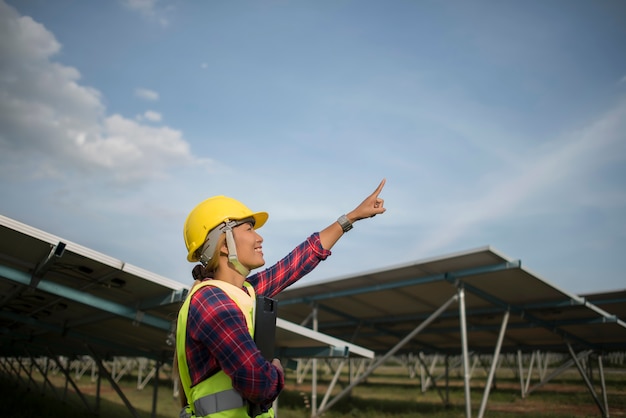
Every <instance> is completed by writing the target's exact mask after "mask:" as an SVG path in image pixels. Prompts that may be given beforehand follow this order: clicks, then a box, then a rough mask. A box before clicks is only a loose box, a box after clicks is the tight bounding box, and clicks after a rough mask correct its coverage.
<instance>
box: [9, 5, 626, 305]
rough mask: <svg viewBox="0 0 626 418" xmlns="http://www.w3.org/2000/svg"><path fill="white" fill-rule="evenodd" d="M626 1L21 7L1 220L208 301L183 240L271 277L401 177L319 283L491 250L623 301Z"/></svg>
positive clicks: (13, 11) (14, 23)
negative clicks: (238, 204) (248, 233)
mask: <svg viewBox="0 0 626 418" xmlns="http://www.w3.org/2000/svg"><path fill="white" fill-rule="evenodd" d="M625 45H626V2H623V1H621V0H614V1H571V0H554V1H549V2H545V1H523V2H522V1H472V2H467V1H401V0H398V1H368V0H365V1H363V0H362V1H351V0H337V1H330V0H328V1H181V0H177V1H167V0H162V1H152V0H126V1H108V2H101V1H95V0H89V1H71V0H58V1H54V2H50V1H44V0H20V1H5V0H0V56H1V57H2V59H1V60H0V97H1V98H2V99H1V100H0V194H1V196H2V198H1V199H0V213H1V214H3V215H5V216H8V217H10V218H13V219H16V220H18V221H21V222H24V223H26V224H29V225H32V226H34V227H37V228H40V229H42V230H44V231H46V232H50V233H52V234H55V235H58V236H60V237H62V238H64V239H67V240H69V241H73V242H76V243H78V244H81V245H84V246H87V247H89V248H93V249H95V250H97V251H100V252H103V253H105V254H107V255H110V256H113V257H116V258H119V259H121V260H123V261H125V262H128V263H130V264H133V265H136V266H138V267H142V268H144V269H147V270H150V271H152V272H155V273H158V274H160V275H163V276H166V277H169V278H171V279H174V280H177V281H180V282H182V283H186V284H189V283H190V282H191V276H190V273H189V272H190V270H191V267H192V265H191V264H189V263H188V262H187V261H186V260H185V255H186V250H185V248H184V241H183V238H182V226H183V222H184V220H185V217H186V216H187V214H188V212H189V211H190V210H191V209H192V208H193V207H194V206H195V205H196V204H197V203H199V202H200V201H202V200H204V199H205V198H207V197H210V196H213V195H217V194H224V195H228V196H232V197H234V198H237V199H240V200H241V201H243V202H244V203H245V204H247V205H248V206H249V207H250V208H251V209H253V210H265V211H267V212H269V213H270V219H269V221H268V223H267V224H266V225H265V226H264V227H263V228H262V229H260V230H259V232H260V233H261V235H262V236H263V237H264V239H265V241H264V253H265V258H266V261H267V263H268V264H270V263H273V262H275V261H277V260H278V259H279V258H280V257H282V256H283V255H285V254H286V253H287V252H288V251H289V250H291V248H293V247H294V246H295V245H296V244H298V243H299V242H300V241H301V240H303V239H304V238H305V237H306V236H307V235H309V234H310V233H312V232H313V231H316V230H319V229H321V228H323V227H325V226H326V225H328V224H329V223H331V222H333V221H334V220H335V219H336V218H337V217H338V216H339V215H341V214H342V213H344V212H347V211H349V210H350V209H352V208H353V207H354V206H355V205H356V204H358V203H359V202H360V201H361V200H362V199H363V198H364V197H365V196H366V195H367V194H369V193H370V192H371V191H373V190H374V188H375V187H376V185H377V184H378V182H379V181H380V180H381V179H382V178H386V179H387V185H386V187H385V189H384V191H383V193H382V197H383V198H384V199H385V205H386V207H387V208H388V209H387V212H386V213H385V214H384V215H382V216H380V217H376V218H374V219H371V220H367V221H363V222H360V223H357V224H356V226H355V228H354V229H353V230H352V231H350V233H349V234H348V236H346V237H344V238H343V239H342V240H341V241H340V242H339V243H338V244H337V245H336V246H335V248H334V249H333V256H332V257H331V258H329V259H328V260H327V261H326V262H324V263H322V265H320V267H318V269H317V270H316V271H314V272H313V273H311V275H310V276H308V277H307V278H306V279H304V280H306V281H307V282H312V281H315V280H321V279H329V278H335V277H343V276H347V275H352V274H355V273H358V272H362V271H369V270H378V269H383V268H386V267H391V266H395V265H399V264H405V263H410V262H414V261H418V260H421V259H425V258H430V257H436V256H442V255H446V254H450V253H456V252H459V251H465V250H470V249H473V248H477V247H483V246H487V245H489V246H492V247H493V248H494V249H495V250H497V251H499V252H501V253H503V254H504V255H506V256H509V257H511V258H514V259H521V260H522V263H523V265H524V266H526V267H527V268H528V269H530V270H531V271H532V272H534V273H535V274H537V275H538V276H540V277H542V278H543V279H545V280H547V281H548V282H550V283H552V284H554V285H556V286H558V287H560V288H562V289H564V290H566V291H570V292H575V293H587V292H598V291H604V290H617V289H623V288H625V287H626V286H624V283H626V281H625V280H624V279H625V277H624V276H625V275H624V272H623V268H622V264H623V263H622V261H623V259H624V256H625V255H626V254H625V253H626V251H625V250H626V180H625V179H626V164H625V163H626V53H625V52H624V50H625V49H624V48H625Z"/></svg>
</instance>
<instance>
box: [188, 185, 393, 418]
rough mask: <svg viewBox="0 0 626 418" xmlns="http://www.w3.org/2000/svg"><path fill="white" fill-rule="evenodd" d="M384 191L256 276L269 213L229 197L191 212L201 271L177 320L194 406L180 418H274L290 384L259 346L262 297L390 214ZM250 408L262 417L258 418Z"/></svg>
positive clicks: (191, 250)
mask: <svg viewBox="0 0 626 418" xmlns="http://www.w3.org/2000/svg"><path fill="white" fill-rule="evenodd" d="M384 185H385V180H384V179H383V180H382V181H381V182H380V184H379V185H378V187H377V188H376V190H375V191H374V193H372V194H371V195H369V196H368V197H367V198H366V199H365V200H364V201H363V202H362V203H361V204H359V205H358V206H357V207H356V208H355V209H354V210H352V211H351V212H349V213H347V214H346V215H342V216H340V217H339V219H338V220H337V222H333V223H332V224H331V225H329V226H328V227H326V228H325V229H323V230H322V231H320V232H316V233H313V234H312V235H311V236H309V237H308V238H307V239H306V240H305V241H304V242H303V243H302V244H300V245H299V246H297V247H296V248H295V249H294V250H293V251H292V252H291V253H289V254H288V255H287V256H286V257H285V258H283V259H282V260H280V261H279V262H278V263H276V264H275V265H274V266H272V267H270V268H268V269H266V270H264V271H261V272H258V273H255V274H253V275H249V273H250V271H251V270H254V269H256V268H258V267H261V266H263V265H264V264H265V260H264V259H263V250H262V249H263V247H262V243H263V238H262V237H261V236H260V235H259V234H258V233H257V231H256V230H257V229H258V228H260V227H261V226H263V224H264V223H265V222H266V221H267V218H268V214H267V213H265V212H252V211H251V210H250V209H248V208H247V207H246V206H245V205H243V204H242V203H241V202H238V201H237V200H235V199H232V198H229V197H225V196H215V197H212V198H209V199H207V200H205V201H203V202H202V203H200V204H199V205H198V206H196V207H195V208H194V209H193V210H192V211H191V213H190V214H189V216H188V217H187V220H186V222H185V228H184V236H185V244H186V246H187V251H188V255H187V260H189V261H190V262H196V261H199V262H200V263H201V266H196V268H194V277H195V278H196V283H195V284H194V286H193V288H192V289H191V291H190V294H189V295H188V297H187V299H186V301H185V303H184V304H183V307H182V308H181V311H180V313H179V317H178V327H177V333H176V351H177V362H178V369H179V373H180V378H181V383H182V387H183V389H184V392H185V396H186V400H188V405H187V406H186V407H185V409H184V411H183V413H181V416H183V415H185V416H195V417H209V416H210V417H248V416H259V415H260V416H264V417H271V416H273V411H272V409H271V408H270V406H271V404H272V402H273V401H274V400H275V399H276V398H277V397H278V394H279V393H280V391H281V390H282V388H283V386H284V373H283V368H282V366H281V363H280V360H278V359H273V360H272V361H271V362H268V361H267V360H265V359H264V358H263V356H262V355H261V353H260V351H259V349H258V348H257V346H256V344H255V343H254V339H253V331H254V327H253V318H254V308H255V307H254V301H255V295H264V296H268V297H273V296H275V295H277V294H278V293H279V292H280V291H281V290H283V289H285V288H286V287H287V286H289V285H291V284H293V283H295V282H296V281H297V280H298V279H300V278H301V277H303V276H304V275H306V274H307V273H309V272H310V271H311V270H313V269H314V268H315V267H316V266H317V265H318V264H319V262H320V261H322V260H325V259H326V258H327V257H328V256H329V255H330V254H331V252H330V249H331V248H332V247H333V245H335V243H336V242H337V241H338V240H339V238H341V236H342V235H343V234H344V233H345V232H347V231H349V230H350V229H351V228H352V224H353V223H354V222H356V221H359V220H361V219H366V218H371V217H373V216H375V215H378V214H381V213H383V212H385V208H384V207H383V203H384V201H383V199H381V198H380V197H379V194H380V192H381V191H382V189H383V187H384ZM250 405H257V406H259V405H260V406H261V408H260V409H261V411H263V412H262V413H261V414H257V413H251V412H250V409H249V407H250ZM257 409H258V408H257ZM249 413H250V414H249Z"/></svg>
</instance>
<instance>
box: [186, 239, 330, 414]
mask: <svg viewBox="0 0 626 418" xmlns="http://www.w3.org/2000/svg"><path fill="white" fill-rule="evenodd" d="M330 254H331V252H330V251H329V250H325V249H324V248H323V247H322V245H321V243H320V239H319V234H318V233H314V234H313V235H311V236H310V237H308V238H307V239H306V241H304V242H303V243H302V244H300V245H299V246H297V247H296V248H295V249H294V250H293V251H292V252H291V253H289V254H288V255H287V256H286V257H285V258H283V259H282V260H280V261H279V262H278V263H276V264H275V265H273V266H272V267H270V268H268V269H266V270H264V271H261V272H259V273H255V274H253V275H252V276H249V277H248V278H247V279H246V280H247V281H248V282H249V283H250V284H251V285H252V286H253V287H254V289H255V292H256V293H257V294H258V295H265V296H269V297H273V296H275V295H276V294H278V293H279V292H280V291H281V290H283V289H285V288H286V287H287V286H289V285H291V284H293V283H295V282H296V281H297V280H298V279H300V278H301V277H303V276H304V275H305V274H307V273H309V272H310V271H311V270H313V269H314V268H315V267H316V266H317V265H318V264H319V262H320V261H321V260H325V259H326V257H328V256H329V255H330ZM185 338H186V340H185V347H186V353H185V355H186V356H187V364H188V365H189V374H190V376H191V382H192V386H194V385H196V384H198V383H199V382H201V381H203V380H205V379H207V378H208V377H210V376H212V375H213V374H215V373H217V372H218V371H219V370H220V369H221V370H223V371H224V372H225V373H226V374H227V375H228V376H230V377H231V379H232V381H233V387H234V388H235V390H237V391H238V392H239V393H241V395H242V396H243V397H244V398H246V399H248V400H249V401H251V402H253V403H256V404H263V405H267V404H270V403H271V402H272V401H274V399H276V397H277V396H278V394H279V393H280V391H281V390H282V388H283V386H284V376H283V374H282V373H281V372H280V371H278V369H277V368H276V367H274V366H273V365H272V364H271V363H270V362H268V361H266V360H265V359H264V358H263V356H262V355H261V353H260V351H259V349H258V348H257V346H256V344H255V343H254V340H253V339H252V337H251V336H250V333H249V332H248V327H247V325H246V319H245V318H244V315H243V313H242V312H241V310H240V309H239V307H238V306H237V304H236V303H235V302H234V301H233V300H232V299H230V298H229V297H228V296H227V295H226V293H224V292H223V291H222V290H221V289H219V288H217V287H215V286H205V287H203V288H202V289H200V290H198V291H197V292H196V293H195V294H194V295H193V296H192V299H191V303H190V306H189V316H188V319H187V332H186V337H185Z"/></svg>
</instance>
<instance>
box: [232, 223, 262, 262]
mask: <svg viewBox="0 0 626 418" xmlns="http://www.w3.org/2000/svg"><path fill="white" fill-rule="evenodd" d="M233 236H234V237H235V243H236V245H237V258H238V259H239V262H240V263H241V264H243V265H244V266H246V267H247V268H248V269H249V270H253V269H255V268H258V267H261V266H263V265H264V264H265V259H264V258H263V248H262V245H261V244H262V243H263V237H261V235H259V234H258V233H257V232H256V230H255V229H254V226H253V224H252V222H246V223H243V224H241V225H238V226H236V227H235V228H233Z"/></svg>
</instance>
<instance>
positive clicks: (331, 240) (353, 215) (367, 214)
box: [320, 179, 386, 250]
mask: <svg viewBox="0 0 626 418" xmlns="http://www.w3.org/2000/svg"><path fill="white" fill-rule="evenodd" d="M385 181H386V180H385V179H383V180H382V181H381V182H380V184H379V185H378V187H377V188H376V190H374V193H372V194H371V195H369V196H368V197H366V198H365V200H364V201H363V202H361V204H360V205H359V206H357V207H356V208H354V209H353V210H352V211H350V212H348V213H347V214H346V215H345V216H346V218H347V219H344V220H343V223H344V226H342V225H341V224H340V223H339V222H340V221H339V220H337V222H333V223H332V224H330V225H328V226H327V227H326V228H325V229H323V230H322V231H320V241H321V243H322V247H324V248H325V249H327V250H330V249H331V248H332V247H333V245H335V243H336V242H337V241H338V240H339V238H341V236H342V235H343V234H344V228H345V230H346V231H347V230H348V229H349V228H351V225H352V224H353V223H355V222H356V221H360V220H361V219H366V218H371V217H373V216H376V215H378V214H381V213H384V212H385V210H386V209H385V208H384V207H383V204H384V202H385V201H384V200H383V199H381V198H380V197H379V195H380V192H381V191H382V190H383V187H384V186H385ZM346 220H347V222H346Z"/></svg>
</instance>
